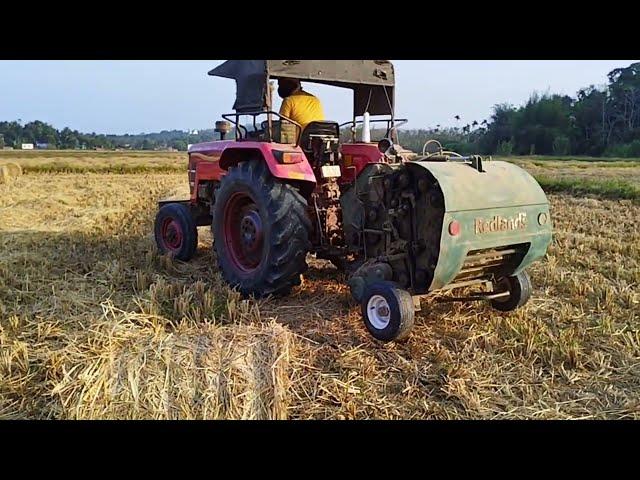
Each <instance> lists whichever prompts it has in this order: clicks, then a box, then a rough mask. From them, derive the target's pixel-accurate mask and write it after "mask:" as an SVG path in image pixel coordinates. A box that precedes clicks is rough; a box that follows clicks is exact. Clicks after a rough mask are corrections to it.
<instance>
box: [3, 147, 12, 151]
mask: <svg viewBox="0 0 640 480" xmlns="http://www.w3.org/2000/svg"><path fill="white" fill-rule="evenodd" d="M3 150H13V147H4V148H3Z"/></svg>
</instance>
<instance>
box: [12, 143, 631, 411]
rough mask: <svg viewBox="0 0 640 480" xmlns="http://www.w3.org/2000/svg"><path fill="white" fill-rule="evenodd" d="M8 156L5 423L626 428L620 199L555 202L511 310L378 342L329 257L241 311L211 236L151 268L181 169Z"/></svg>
mask: <svg viewBox="0 0 640 480" xmlns="http://www.w3.org/2000/svg"><path fill="white" fill-rule="evenodd" d="M58 155H59V154H58ZM172 155H173V156H175V154H172ZM13 160H14V161H16V162H17V163H22V166H23V169H24V170H25V174H24V175H23V176H21V177H19V178H16V179H15V180H13V181H12V182H10V183H6V184H3V185H0V252H1V254H0V418H64V419H66V418H71V419H87V418H92V419H96V418H101V419H104V418H117V419H133V418H158V419H162V418H170V419H176V418H180V419H183V418H184V419H187V418H188V419H190V418H248V419H265V418H276V419H285V418H294V419H296V418H315V419H325V418H332V419H333V418H339V419H342V418H358V419H362V418H406V419H410V418H640V319H639V318H638V312H639V310H640V294H639V293H638V291H639V289H638V285H639V283H640V205H638V203H637V202H635V201H633V200H626V199H621V200H616V199H604V198H598V197H593V198H582V197H577V196H571V195H568V194H564V193H558V194H551V195H550V200H551V203H552V215H553V220H554V230H555V236H554V241H553V245H552V246H551V248H550V250H549V252H548V254H547V256H546V258H545V259H544V260H543V261H541V262H539V263H538V264H536V265H535V266H534V267H533V268H532V270H531V275H532V280H533V284H534V288H535V291H534V296H533V298H532V300H531V301H530V302H529V303H528V304H527V305H526V307H525V308H523V309H522V310H520V311H517V312H515V313H512V314H499V313H497V312H495V311H493V310H491V309H490V308H489V307H488V306H485V305H484V304H481V303H480V304H453V305H452V304H443V303H437V302H435V301H430V302H427V303H426V304H425V303H424V302H423V312H422V313H420V314H419V315H418V318H417V322H416V327H415V329H414V331H413V334H412V335H411V337H410V338H409V340H408V341H407V342H405V343H399V344H381V343H379V342H377V341H375V340H373V339H372V338H371V337H370V336H369V334H368V333H367V332H366V330H365V329H364V326H363V325H362V322H361V319H360V314H359V308H358V306H357V305H355V304H354V303H352V301H351V300H350V296H349V294H348V289H347V287H346V286H345V285H344V278H343V277H342V276H341V274H339V273H338V272H337V271H336V270H335V269H334V267H333V266H331V265H330V264H329V263H327V262H323V261H319V260H315V259H312V258H310V259H309V263H310V269H309V271H308V272H307V274H306V275H305V276H304V281H303V284H302V285H301V286H300V287H298V288H297V289H295V290H294V292H293V293H292V295H291V296H289V297H286V298H279V299H267V300H259V301H254V300H242V299H241V298H240V297H239V295H238V294H236V293H235V292H233V291H231V290H229V289H228V288H227V287H226V286H225V285H224V284H223V282H222V280H221V277H220V275H219V273H218V271H217V269H216V266H215V263H216V262H215V258H214V254H213V253H212V252H211V249H210V245H211V235H210V232H209V231H208V229H207V228H200V230H199V234H200V245H199V249H198V253H197V256H196V258H195V259H194V260H193V261H192V262H190V263H188V264H184V263H179V262H172V261H171V260H170V259H167V258H164V257H160V256H158V255H157V253H156V252H155V250H154V242H153V237H152V233H151V232H152V222H153V216H154V213H155V202H156V201H157V200H158V199H159V198H161V197H164V196H166V195H168V194H175V195H179V194H181V193H182V194H184V193H185V191H186V188H187V186H186V178H185V173H183V172H182V171H179V170H176V171H173V170H172V168H173V167H171V168H169V167H167V166H166V165H164V164H162V162H157V165H159V167H158V168H157V169H155V167H153V166H151V167H145V166H144V165H143V166H142V167H139V163H136V162H139V159H134V158H124V157H123V158H120V159H119V162H115V163H118V164H126V165H129V167H127V169H119V170H118V169H116V171H118V172H136V173H110V172H111V170H110V169H109V167H108V166H107V167H105V168H102V167H100V169H97V170H96V169H93V171H91V170H92V169H91V168H90V166H91V162H88V161H87V160H86V158H85V159H82V158H81V163H82V164H83V165H85V167H82V168H81V167H77V168H75V167H74V168H68V167H65V168H64V169H59V170H56V167H55V165H56V163H55V162H54V163H53V165H54V167H53V168H51V167H48V168H46V169H44V170H38V168H37V165H38V162H37V161H35V160H34V159H33V158H32V157H31V158H29V159H28V160H29V161H28V162H26V163H27V164H26V165H25V162H21V159H20V158H15V159H13ZM75 160H76V159H74V158H69V159H67V160H65V162H67V164H66V165H72V166H73V165H74V164H73V162H74V161H75ZM112 160H114V159H110V162H111V164H115V163H114V162H113V161H112ZM46 161H49V160H47V159H43V162H46ZM168 161H169V162H170V163H172V164H173V163H175V162H176V159H175V158H173V157H171V158H170V159H169V160H168ZM107 163H109V162H107ZM86 164H89V165H90V166H89V167H86ZM131 165H133V166H131ZM136 165H138V166H136ZM34 166H35V167H34ZM534 168H536V167H535V166H534ZM545 168H546V169H545V173H546V174H547V175H553V168H551V167H545ZM558 168H561V170H560V171H559V174H560V175H561V176H563V177H564V176H566V174H567V168H569V167H566V166H559V167H558ZM576 168H577V167H576ZM594 168H598V167H594ZM602 168H604V167H602ZM629 169H630V170H629ZM69 171H71V172H74V173H68V172H69ZM608 171H610V172H613V170H608ZM624 171H625V172H628V174H633V175H636V176H637V175H638V172H639V171H640V168H638V167H634V166H630V167H626V168H625V169H624Z"/></svg>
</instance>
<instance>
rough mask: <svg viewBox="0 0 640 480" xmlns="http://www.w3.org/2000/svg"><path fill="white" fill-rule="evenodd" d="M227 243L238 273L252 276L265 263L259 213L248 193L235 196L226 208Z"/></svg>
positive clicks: (225, 227)
mask: <svg viewBox="0 0 640 480" xmlns="http://www.w3.org/2000/svg"><path fill="white" fill-rule="evenodd" d="M223 225H224V242H225V246H226V247H227V251H228V252H229V259H230V260H231V262H232V263H233V265H234V266H235V268H237V269H238V270H239V271H241V272H243V273H251V272H253V271H255V270H256V269H257V268H258V267H259V266H260V263H261V262H262V247H263V245H264V230H263V225H262V217H260V211H259V210H258V206H257V205H256V204H255V202H254V201H253V199H252V198H251V197H250V196H249V195H248V194H246V193H243V192H237V193H234V194H233V195H232V196H231V198H229V200H228V201H227V204H226V205H225V208H224V218H223Z"/></svg>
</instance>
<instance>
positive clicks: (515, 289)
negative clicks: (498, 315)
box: [491, 271, 533, 312]
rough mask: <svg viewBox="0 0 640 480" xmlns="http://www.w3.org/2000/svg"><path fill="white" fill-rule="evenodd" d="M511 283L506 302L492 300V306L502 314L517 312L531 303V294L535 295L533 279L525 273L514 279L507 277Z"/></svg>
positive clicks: (513, 277) (515, 276)
mask: <svg viewBox="0 0 640 480" xmlns="http://www.w3.org/2000/svg"><path fill="white" fill-rule="evenodd" d="M507 280H508V281H509V286H510V288H509V292H510V295H509V298H508V299H507V300H506V301H503V302H500V301H498V300H492V301H491V306H492V307H493V308H494V309H496V310H499V311H501V312H511V311H513V310H516V309H518V308H520V307H522V306H524V304H526V303H527V302H528V301H529V298H531V294H532V293H533V286H532V285H531V278H530V277H529V274H528V273H527V272H525V271H522V272H520V273H519V274H517V275H514V276H512V277H507Z"/></svg>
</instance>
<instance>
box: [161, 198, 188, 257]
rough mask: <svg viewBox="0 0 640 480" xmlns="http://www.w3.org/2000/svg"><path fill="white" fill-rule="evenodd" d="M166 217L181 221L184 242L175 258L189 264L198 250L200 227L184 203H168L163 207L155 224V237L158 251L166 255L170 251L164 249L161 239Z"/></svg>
mask: <svg viewBox="0 0 640 480" xmlns="http://www.w3.org/2000/svg"><path fill="white" fill-rule="evenodd" d="M166 217H172V218H175V219H176V220H178V221H179V223H180V224H181V227H182V232H183V234H184V241H183V244H182V248H181V250H180V252H179V253H177V254H175V255H174V258H176V259H177V260H181V261H183V262H188V261H189V260H191V259H192V258H193V256H194V255H195V253H196V250H197V249H198V227H197V225H196V223H195V221H194V219H193V216H192V215H191V212H190V211H189V208H188V207H187V206H186V205H184V204H182V203H167V204H165V205H163V206H162V207H161V208H160V209H159V210H158V212H157V213H156V218H155V222H154V237H155V240H156V246H157V247H158V251H159V252H160V253H161V254H162V255H164V254H166V253H168V250H166V249H165V248H164V245H163V244H162V241H161V240H160V238H161V232H160V229H161V225H162V222H163V220H164V218H166Z"/></svg>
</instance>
